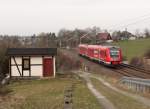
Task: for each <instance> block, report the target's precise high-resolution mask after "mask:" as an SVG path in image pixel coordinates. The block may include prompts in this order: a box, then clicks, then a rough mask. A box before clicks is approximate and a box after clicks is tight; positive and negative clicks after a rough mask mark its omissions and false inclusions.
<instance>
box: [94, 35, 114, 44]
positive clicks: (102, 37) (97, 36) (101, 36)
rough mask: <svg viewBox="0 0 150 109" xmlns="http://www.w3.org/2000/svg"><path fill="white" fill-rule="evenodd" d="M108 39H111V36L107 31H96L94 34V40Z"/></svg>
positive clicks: (102, 40)
mask: <svg viewBox="0 0 150 109" xmlns="http://www.w3.org/2000/svg"><path fill="white" fill-rule="evenodd" d="M108 40H112V37H111V35H110V34H109V33H98V34H97V35H96V42H97V43H99V42H104V41H108Z"/></svg>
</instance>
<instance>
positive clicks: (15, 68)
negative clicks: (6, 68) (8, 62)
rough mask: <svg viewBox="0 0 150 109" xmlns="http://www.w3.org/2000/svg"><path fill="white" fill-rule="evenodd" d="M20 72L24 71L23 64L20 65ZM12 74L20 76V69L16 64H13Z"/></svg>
mask: <svg viewBox="0 0 150 109" xmlns="http://www.w3.org/2000/svg"><path fill="white" fill-rule="evenodd" d="M18 68H19V70H20V72H22V66H18ZM11 75H12V76H20V74H19V72H18V69H17V67H16V66H11Z"/></svg>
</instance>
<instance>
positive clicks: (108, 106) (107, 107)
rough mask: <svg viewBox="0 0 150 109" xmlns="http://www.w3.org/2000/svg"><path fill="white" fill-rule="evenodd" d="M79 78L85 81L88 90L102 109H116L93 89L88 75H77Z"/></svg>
mask: <svg viewBox="0 0 150 109" xmlns="http://www.w3.org/2000/svg"><path fill="white" fill-rule="evenodd" d="M79 76H80V77H82V78H84V79H85V80H86V83H87V86H88V88H89V90H90V91H91V92H92V93H93V95H94V96H95V97H96V98H97V99H98V101H99V103H100V104H101V105H102V106H103V107H104V109H116V107H114V105H113V104H112V103H111V102H110V101H109V100H108V99H107V98H106V97H105V96H103V95H102V94H101V93H100V92H99V91H97V90H96V89H95V88H94V86H93V84H92V83H91V80H90V78H89V74H88V73H82V74H79Z"/></svg>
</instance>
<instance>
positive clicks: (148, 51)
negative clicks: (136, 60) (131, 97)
mask: <svg viewBox="0 0 150 109" xmlns="http://www.w3.org/2000/svg"><path fill="white" fill-rule="evenodd" d="M144 57H146V58H150V49H149V50H147V51H146V53H145V54H144Z"/></svg>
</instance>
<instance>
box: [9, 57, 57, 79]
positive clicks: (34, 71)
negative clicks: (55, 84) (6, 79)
mask: <svg viewBox="0 0 150 109" xmlns="http://www.w3.org/2000/svg"><path fill="white" fill-rule="evenodd" d="M44 58H52V57H51V56H49V57H48V56H47V57H44ZM15 60H16V63H17V65H18V67H19V70H20V72H21V74H22V57H15ZM53 63H55V58H54V61H53ZM30 65H31V66H30V69H31V76H41V77H42V76H43V57H42V56H39V57H30ZM23 74H24V75H23V76H29V74H30V71H29V70H23ZM11 76H20V74H19V71H18V69H17V66H16V65H15V62H14V59H13V57H11ZM54 76H55V65H54Z"/></svg>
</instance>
